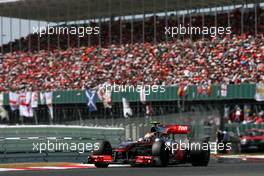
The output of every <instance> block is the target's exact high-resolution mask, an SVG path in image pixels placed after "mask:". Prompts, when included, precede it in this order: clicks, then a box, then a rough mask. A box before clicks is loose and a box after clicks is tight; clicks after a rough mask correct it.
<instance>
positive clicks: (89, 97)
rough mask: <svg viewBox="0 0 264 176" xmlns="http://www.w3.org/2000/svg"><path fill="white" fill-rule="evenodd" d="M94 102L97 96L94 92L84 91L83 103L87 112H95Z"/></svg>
mask: <svg viewBox="0 0 264 176" xmlns="http://www.w3.org/2000/svg"><path fill="white" fill-rule="evenodd" d="M96 100H97V95H96V92H95V91H90V90H86V91H85V101H86V104H87V107H88V110H89V112H93V111H97V107H96Z"/></svg>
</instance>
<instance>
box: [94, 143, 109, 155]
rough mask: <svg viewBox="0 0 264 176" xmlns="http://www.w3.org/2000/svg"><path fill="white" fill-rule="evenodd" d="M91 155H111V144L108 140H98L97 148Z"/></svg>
mask: <svg viewBox="0 0 264 176" xmlns="http://www.w3.org/2000/svg"><path fill="white" fill-rule="evenodd" d="M93 155H112V146H111V144H110V142H108V141H100V142H99V144H98V150H94V151H93Z"/></svg>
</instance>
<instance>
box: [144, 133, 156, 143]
mask: <svg viewBox="0 0 264 176" xmlns="http://www.w3.org/2000/svg"><path fill="white" fill-rule="evenodd" d="M144 140H145V141H148V142H151V141H154V140H155V133H154V132H152V133H147V134H145V136H144Z"/></svg>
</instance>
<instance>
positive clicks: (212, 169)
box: [0, 162, 264, 176]
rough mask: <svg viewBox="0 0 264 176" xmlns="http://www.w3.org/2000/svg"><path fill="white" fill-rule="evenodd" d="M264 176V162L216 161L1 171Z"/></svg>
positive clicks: (18, 174)
mask: <svg viewBox="0 0 264 176" xmlns="http://www.w3.org/2000/svg"><path fill="white" fill-rule="evenodd" d="M198 175H201V176H263V175H264V163H263V162H261V163H250V162H242V163H215V162H212V163H210V164H209V166H208V167H192V166H191V165H177V166H171V167H167V168H157V167H156V168H155V167H148V168H131V167H115V168H107V169H96V168H87V169H70V170H42V171H11V172H1V173H0V176H198Z"/></svg>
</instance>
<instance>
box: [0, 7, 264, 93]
mask: <svg viewBox="0 0 264 176" xmlns="http://www.w3.org/2000/svg"><path fill="white" fill-rule="evenodd" d="M262 13H263V10H261V9H258V10H257V15H258V23H259V24H258V28H259V29H258V31H261V29H262V27H263V24H261V23H263V22H264V19H263V20H262V21H261V18H263V17H264V15H261V14H262ZM246 14H247V15H246ZM246 14H245V16H244V20H245V26H244V29H245V33H243V34H240V32H241V30H238V29H240V28H241V26H240V23H238V21H239V20H238V19H241V13H240V11H239V10H235V11H233V12H231V14H230V16H231V21H230V24H231V26H232V31H233V34H231V35H228V36H221V37H214V38H210V37H209V38H197V39H196V40H194V41H193V40H191V39H190V38H189V37H184V36H183V37H181V38H177V37H175V38H173V39H169V40H166V39H165V37H166V36H165V35H164V32H161V31H163V28H164V26H165V24H164V23H165V19H164V17H163V18H158V17H157V19H156V20H157V31H158V32H157V38H156V39H157V43H154V42H153V32H154V31H153V17H149V18H148V20H147V21H145V25H146V27H145V29H146V30H145V42H142V38H143V37H142V32H140V30H142V22H141V21H134V33H133V34H134V35H133V42H132V41H131V39H132V38H131V31H130V29H131V27H130V25H131V23H130V22H127V23H124V24H123V28H124V29H123V30H122V31H123V33H122V37H123V38H122V41H123V44H120V43H119V42H120V41H119V40H120V38H119V36H120V34H119V32H120V31H119V30H118V29H119V27H120V21H117V22H114V23H113V24H112V31H113V34H112V38H111V40H112V41H111V44H110V42H109V40H108V39H109V33H107V31H108V30H101V31H103V32H102V33H101V35H102V36H101V37H102V38H101V39H102V41H101V42H102V44H104V45H103V46H98V43H96V41H97V42H98V39H97V40H95V39H91V40H89V41H90V42H91V43H90V46H87V38H86V37H87V36H86V37H84V38H82V40H78V39H77V38H76V36H70V40H69V41H70V48H67V40H68V36H64V37H61V36H60V42H61V44H60V48H57V47H56V46H57V44H58V43H57V42H58V40H57V39H58V36H56V35H55V36H53V35H52V36H49V44H50V47H51V49H50V50H49V51H48V50H47V38H48V36H45V37H42V38H41V41H40V48H41V49H42V50H40V51H36V50H37V46H38V44H37V41H38V37H37V34H35V35H33V34H32V35H29V36H28V37H27V38H26V39H23V40H22V45H23V50H24V51H23V50H18V49H17V45H18V44H17V43H18V42H17V41H16V42H14V43H13V44H12V45H13V49H15V51H13V52H6V53H5V54H4V55H0V92H3V91H10V90H12V91H19V90H24V89H26V90H73V89H84V88H86V87H95V86H97V85H99V84H102V83H105V82H111V83H112V84H113V83H116V84H120V85H138V84H147V85H154V84H156V85H176V84H180V83H183V84H185V85H202V84H206V85H207V84H215V83H226V84H239V83H256V82H264V77H263V75H264V33H263V32H259V33H258V34H257V35H251V34H250V33H254V32H253V31H254V30H253V31H251V30H252V27H251V28H250V26H252V25H253V23H254V20H253V19H252V18H253V17H254V13H253V11H249V12H248V13H246ZM217 17H218V22H219V25H221V26H223V27H225V26H227V23H226V21H227V13H224V12H223V13H221V14H218V16H217ZM201 18H202V17H201V16H197V15H196V16H194V17H192V19H191V20H192V24H193V25H194V26H199V25H201ZM214 19H215V18H214V16H213V15H208V14H207V15H205V25H208V26H213V25H214ZM177 20H178V18H177V17H176V16H173V15H172V16H170V17H169V19H168V23H169V25H172V26H173V25H174V26H177ZM188 20H190V18H189V17H188V16H186V17H185V19H184V21H185V23H190V21H188ZM240 21H241V20H240ZM94 25H96V24H94ZM101 25H102V28H103V29H104V28H107V29H108V27H109V26H108V23H102V24H101ZM151 26H152V27H151ZM263 31H264V30H263ZM29 39H30V40H31V46H32V48H31V51H28V50H27V49H26V47H27V46H28V45H27V42H28V40H29ZM77 43H79V45H80V47H77V46H78V45H77ZM112 43H114V44H112ZM4 48H5V49H6V48H8V47H7V45H6V46H4ZM63 48H64V49H63ZM66 48H67V49H66Z"/></svg>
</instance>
